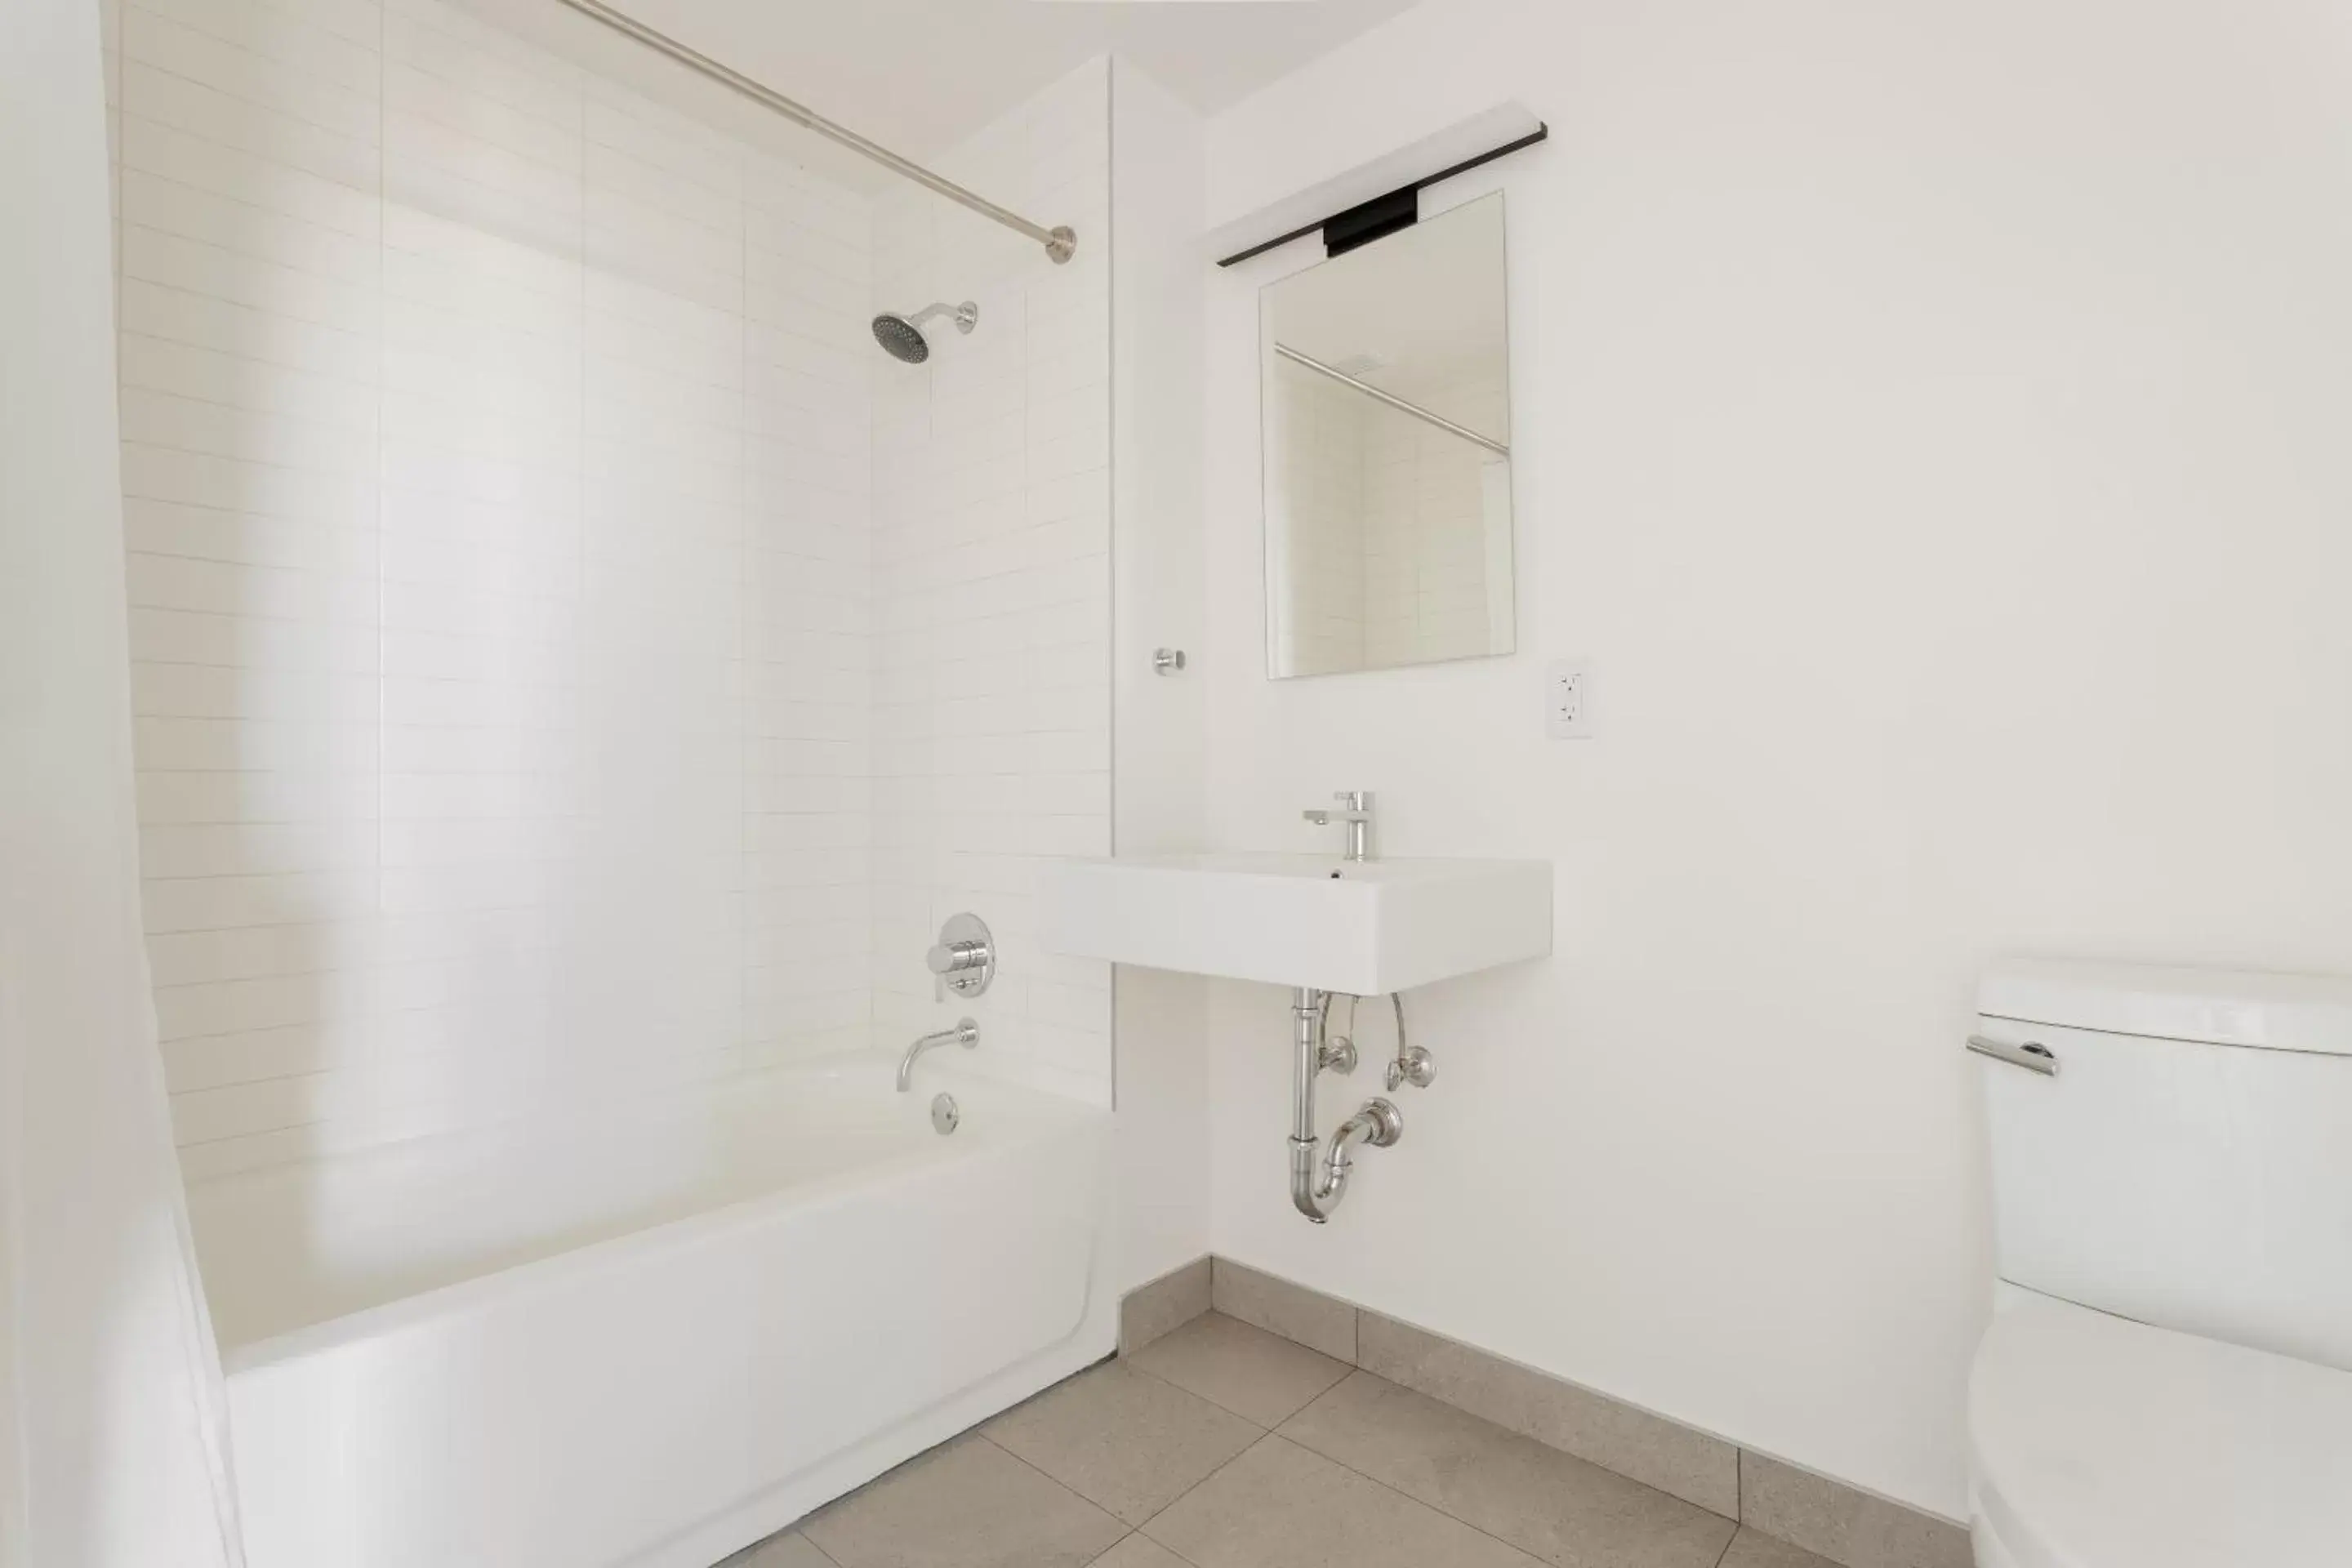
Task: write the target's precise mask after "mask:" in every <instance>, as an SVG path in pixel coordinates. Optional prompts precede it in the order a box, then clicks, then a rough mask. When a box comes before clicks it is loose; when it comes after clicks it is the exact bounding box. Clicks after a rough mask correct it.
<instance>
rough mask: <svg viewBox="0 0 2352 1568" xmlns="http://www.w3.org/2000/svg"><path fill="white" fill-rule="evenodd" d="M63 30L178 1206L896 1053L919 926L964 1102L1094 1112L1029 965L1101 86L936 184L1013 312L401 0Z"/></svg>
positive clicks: (1074, 796) (152, 18)
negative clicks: (915, 344) (961, 1068)
mask: <svg viewBox="0 0 2352 1568" xmlns="http://www.w3.org/2000/svg"><path fill="white" fill-rule="evenodd" d="M110 39H111V40H112V42H113V45H114V53H113V55H112V56H111V57H110V62H109V64H110V70H109V79H110V90H111V92H112V94H113V100H114V104H115V108H116V110H117V125H118V142H117V148H118V153H119V169H118V179H119V203H120V207H119V210H120V216H121V311H120V328H121V399H122V429H123V481H124V489H125V514H126V522H125V526H126V530H127V532H128V543H129V549H130V552H131V554H130V573H129V576H130V592H131V639H132V647H131V657H132V658H133V660H134V663H133V666H132V673H133V680H134V690H135V712H134V721H135V726H136V742H137V749H138V760H139V788H140V802H141V816H142V854H143V863H144V872H145V877H146V882H145V889H144V894H145V905H146V912H147V921H148V926H149V931H150V947H151V954H152V963H153V966H154V984H155V1004H156V1010H157V1013H158V1016H159V1018H160V1021H161V1026H162V1036H163V1053H164V1059H165V1064H166V1068H167V1072H168V1075H169V1079H170V1087H171V1089H172V1095H173V1116H174V1122H175V1126H176V1130H177V1136H178V1139H179V1142H180V1143H181V1146H182V1154H183V1159H184V1163H185V1164H186V1166H187V1169H188V1171H189V1173H190V1174H191V1175H192V1176H201V1175H204V1174H206V1173H215V1172H218V1171H223V1170H227V1169H234V1168H237V1167H240V1166H246V1165H252V1164H257V1163H268V1162H271V1161H275V1160H278V1159H285V1158H294V1157H301V1156H306V1155H310V1154H316V1153H321V1152H335V1151H341V1150H349V1149H354V1148H359V1147H362V1146H365V1145H368V1144H371V1143H375V1142H383V1141H387V1140H392V1139H397V1138H402V1137H407V1136H414V1135H418V1134H423V1133H428V1132H432V1131H440V1130H444V1129H447V1128H452V1127H456V1126H460V1125H466V1124H469V1123H475V1122H479V1121H488V1120H495V1119H498V1118H501V1117H506V1116H510V1115H516V1114H520V1113H525V1112H529V1111H533V1110H540V1109H542V1108H544V1107H547V1106H549V1105H551V1104H562V1103H564V1102H567V1101H570V1100H577V1099H580V1098H584V1097H593V1096H597V1095H602V1094H607V1093H613V1092H630V1091H634V1090H635V1089H642V1088H646V1087H653V1086H658V1085H663V1084H669V1083H676V1082H681V1081H685V1080H689V1079H707V1078H715V1077H722V1076H725V1075H728V1074H732V1073H737V1072H742V1071H747V1070H753V1069H757V1068H761V1067H763V1066H766V1065H770V1064H772V1063H775V1062H778V1061H782V1060H785V1059H792V1058H806V1057H812V1056H820V1055H824V1054H827V1053H831V1052H835V1051H839V1050H843V1049H848V1048H854V1047H861V1046H864V1045H866V1044H867V1043H869V1042H870V1041H872V1040H875V1039H876V1038H877V1037H879V1038H884V1039H890V1038H895V1037H896V1036H897V1035H898V1034H899V1033H902V1032H907V1031H910V1030H913V1029H915V1028H917V1027H930V1026H935V1025H934V1020H935V1019H937V1018H938V1017H939V1016H940V1015H941V1012H942V1009H940V1008H939V1007H937V1006H935V1005H933V1004H932V1003H931V1000H930V996H929V988H928V985H927V984H922V982H924V981H925V980H926V979H927V975H926V974H925V972H924V970H923V968H922V952H923V948H924V946H925V945H926V944H927V943H928V942H929V940H930V936H931V932H932V931H935V930H936V929H937V925H938V921H939V920H940V918H941V917H943V916H944V915H945V914H947V913H950V912H952V911H953V910H956V909H961V908H972V909H976V910H980V911H981V912H982V913H983V914H984V915H986V916H987V917H989V918H990V919H991V920H992V921H994V922H995V923H996V925H997V928H998V931H999V934H1000V937H1001V938H1002V940H1003V946H1004V949H1005V951H1006V956H1007V979H1006V981H1005V982H1004V983H1003V984H1001V985H1000V987H999V990H998V992H997V993H996V994H992V996H991V997H990V998H988V999H987V1000H986V1001H985V1002H983V1003H982V1004H981V1005H980V1006H979V1007H978V1008H976V1009H975V1011H980V1012H982V1014H983V1021H984V1023H985V1024H986V1025H988V1026H991V1038H990V1040H989V1044H990V1046H991V1047H992V1050H991V1052H989V1053H987V1054H988V1056H989V1058H990V1060H991V1061H992V1062H993V1063H995V1064H996V1065H997V1066H999V1067H1000V1068H1003V1069H1004V1070H1008V1071H1017V1072H1021V1073H1023V1074H1024V1076H1030V1077H1042V1078H1045V1079H1050V1080H1052V1081H1054V1082H1055V1083H1057V1084H1059V1085H1061V1086H1063V1087H1068V1088H1073V1089H1077V1090H1079V1091H1081V1092H1088V1093H1098V1094H1104V1095H1107V1093H1108V1079H1109V1062H1108V977H1107V976H1106V975H1104V974H1102V973H1094V972H1090V971H1088V970H1086V969H1084V968H1083V967H1080V966H1070V965H1052V964H1049V963H1047V962H1046V961H1045V960H1043V959H1040V958H1036V957H1035V956H1034V954H1032V953H1031V952H1028V951H1026V949H1027V946H1028V943H1027V931H1028V927H1029V919H1028V905H1027V894H1028V886H1029V878H1030V876H1031V874H1032V872H1033V870H1034V864H1035V860H1036V858H1037V857H1040V856H1045V855H1053V854H1068V853H1077V852H1097V853H1098V852H1102V851H1104V850H1106V849H1107V848H1108V685H1107V680H1108V677H1107V670H1106V662H1107V638H1108V626H1107V620H1108V561H1107V552H1108V515H1107V500H1106V499H1105V498H1106V497H1107V493H1108V479H1107V469H1108V424H1107V410H1106V401H1107V396H1108V289H1107V278H1108V252H1107V242H1108V235H1107V233H1106V232H1105V229H1106V226H1105V223H1104V216H1103V215H1104V213H1105V210H1106V207H1107V182H1108V160H1107V155H1106V144H1107V131H1106V124H1105V118H1104V112H1103V109H1104V90H1105V84H1104V78H1103V70H1102V68H1101V67H1100V66H1099V65H1097V66H1093V67H1089V68H1087V69H1085V70H1082V71H1080V72H1079V73H1076V75H1074V76H1073V77H1072V78H1070V79H1066V80H1065V81H1064V82H1062V83H1060V84H1058V85H1057V86H1056V87H1055V88H1054V89H1048V91H1047V92H1046V93H1045V94H1044V95H1041V97H1040V98H1039V99H1038V100H1034V102H1033V103H1032V104H1031V105H1030V106H1028V107H1026V108H1024V110H1021V111H1019V112H1017V113H1015V114H1014V115H1013V116H1009V117H1008V118H1007V119H1006V120H1005V121H1003V122H1000V124H999V125H998V126H997V127H995V128H992V130H991V131H989V132H984V133H983V134H982V135H981V136H980V137H977V138H975V139H974V140H973V142H971V143H970V144H968V146H967V147H966V148H964V149H961V150H959V151H958V152H957V153H954V154H951V155H950V156H949V157H947V158H945V159H943V160H942V161H941V162H942V163H943V164H944V166H945V167H946V168H947V169H948V170H949V171H950V173H951V174H967V175H969V177H971V178H973V179H975V180H990V181H992V182H994V184H993V185H992V194H993V195H997V199H999V200H1003V201H1006V202H1008V203H1010V204H1013V205H1040V204H1042V205H1043V206H1045V207H1052V208H1054V210H1055V219H1054V221H1056V222H1070V223H1073V224H1076V225H1078V226H1080V227H1081V232H1082V233H1086V234H1089V235H1090V236H1091V237H1094V238H1095V239H1096V240H1097V243H1096V244H1094V245H1093V246H1090V247H1089V246H1085V245H1082V246H1081V248H1080V253H1079V256H1078V258H1077V259H1076V261H1074V262H1073V263H1072V264H1071V265H1070V266H1069V267H1067V268H1058V269H1056V268H1051V267H1050V265H1049V264H1048V263H1047V262H1046V261H1045V258H1044V257H1043V256H1042V254H1040V253H1038V252H1037V251H1036V248H1035V247H1019V248H1014V247H1006V246H1004V245H1001V244H997V243H996V242H995V237H994V236H992V235H984V234H975V233H971V232H970V231H968V230H966V229H965V228H964V227H963V226H961V225H959V224H957V223H955V222H952V221H950V219H948V218H946V217H944V216H941V215H940V212H938V211H935V210H933V209H935V208H940V206H941V205H942V204H939V203H937V202H936V201H935V200H933V199H932V198H929V197H927V196H921V197H919V196H915V195H908V194H907V193H895V192H893V193H878V194H877V193H876V192H869V191H863V190H851V189H848V188H845V187H843V186H840V185H836V184H832V183H830V182H828V181H827V180H825V179H824V178H820V177H818V176H817V175H815V174H812V173H811V172H809V171H807V170H805V169H803V168H801V167H798V166H796V165H794V164H793V163H788V162H786V161H784V160H782V159H781V158H779V157H776V156H773V155H772V154H770V153H767V152H766V151H764V150H761V149H758V148H754V147H752V146H750V145H747V144H745V143H744V142H740V141H739V140H736V139H734V138H732V137H730V136H729V135H727V134H724V133H722V132H719V130H716V129H713V128H712V125H711V124H709V123H706V122H704V121H700V120H698V119H696V118H693V117H689V116H688V115H686V114H683V113H680V112H678V111H677V110H674V109H672V108H669V107H667V106H664V105H660V104H656V103H655V102H653V101H651V100H647V99H646V98H644V97H641V96H639V95H638V94H636V93H635V92H633V91H630V90H628V89H625V88H623V87H621V86H619V85H616V84H614V83H613V82H610V81H606V80H604V79H600V78H598V77H597V76H595V75H593V74H591V73H589V72H587V71H585V70H583V69H581V68H576V67H575V66H573V65H572V64H571V63H569V61H568V60H567V59H566V58H562V57H559V56H558V55H556V54H554V53H551V52H549V51H548V50H546V49H542V48H540V47H534V46H530V45H527V44H525V43H523V42H521V41H520V40H518V39H516V38H514V37H509V36H508V35H506V34H503V33H501V32H499V31H498V30H496V29H494V28H492V27H490V26H486V25H484V24H483V23H482V22H480V21H478V20H477V19H475V18H474V17H472V16H467V14H465V13H463V12H462V11H460V10H458V9H456V8H453V7H450V6H445V5H437V4H434V3H433V0H383V3H382V4H377V3H374V0H304V3H303V4H300V5H291V4H289V5H273V4H268V3H264V0H128V3H126V4H125V5H123V6H122V8H121V11H120V13H119V14H118V15H116V16H114V17H113V19H112V28H111V31H110ZM783 85H784V86H786V87H787V88H788V89H789V88H790V87H791V86H792V85H793V84H789V83H787V84H783ZM959 216H960V215H959ZM886 294H887V303H886V304H885V305H884V306H877V299H880V298H881V297H882V296H884V295H886ZM916 294H919V295H920V296H921V297H920V298H915V297H914V296H915V295H916ZM940 295H944V296H946V297H949V298H952V299H963V298H974V299H977V300H980V301H981V303H982V325H981V330H980V331H979V332H978V333H976V334H975V335H974V336H973V337H972V338H971V339H970V340H968V341H954V339H955V334H954V333H953V331H952V330H951V329H945V328H940V327H936V326H935V327H934V329H933V337H934V341H935V342H938V344H939V353H937V355H936V356H935V358H934V359H933V361H932V363H931V364H930V365H929V366H926V367H922V368H916V367H910V366H905V365H900V364H898V363H895V362H892V361H889V360H887V358H885V357H884V356H883V355H882V354H881V353H880V352H879V350H878V349H877V348H876V347H875V345H874V343H873V342H872V340H871V338H870V337H869V336H868V334H867V330H866V320H867V317H868V316H869V315H870V314H871V313H872V311H873V310H875V309H877V308H890V309H899V310H911V309H913V308H914V307H916V306H918V305H919V304H921V303H924V302H926V301H927V300H929V299H930V298H933V297H936V296H940ZM941 340H946V341H941ZM975 1065H979V1064H977V1063H976V1064H975Z"/></svg>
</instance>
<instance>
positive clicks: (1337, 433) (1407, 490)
mask: <svg viewBox="0 0 2352 1568" xmlns="http://www.w3.org/2000/svg"><path fill="white" fill-rule="evenodd" d="M1258 320H1259V331H1260V337H1261V343H1260V354H1259V362H1260V367H1261V368H1260V372H1259V374H1260V377H1261V385H1260V406H1261V408H1262V409H1263V410H1264V416H1265V431H1264V437H1265V599H1266V668H1267V673H1269V674H1270V675H1273V676H1275V677H1276V678H1281V677H1285V676H1293V675H1331V674H1337V673H1339V672H1340V671H1344V670H1351V669H1382V668H1391V667H1392V666H1396V665H1406V664H1430V663H1433V662H1435V661H1437V660H1440V659H1449V658H1475V657H1476V656H1478V655H1481V654H1498V653H1508V652H1510V651H1511V649H1512V647H1513V644H1514V641H1515V633H1514V629H1513V626H1512V616H1511V609H1512V589H1511V459H1510V432H1511V417H1510V356H1509V353H1508V349H1507V342H1506V337H1505V322H1504V312H1503V197H1502V193H1500V192H1499V191H1498V192H1496V194H1495V195H1490V196H1486V197H1482V198H1481V199H1479V200H1477V201H1475V202H1470V203H1467V204H1465V205H1462V206H1458V207H1455V208H1454V209H1453V210H1452V211H1450V212H1447V213H1444V214H1442V215H1441V216H1437V217H1433V218H1429V219H1425V220H1424V221H1423V222H1421V223H1418V224H1415V225H1413V226H1412V227H1410V228H1406V229H1402V230H1400V231H1399V232H1397V233H1395V234H1392V235H1390V236H1388V237H1386V238H1383V239H1381V240H1378V241H1375V242H1374V243H1372V244H1370V245H1367V246H1364V247H1360V248H1359V249H1356V250H1351V251H1349V252H1347V253H1346V254H1344V255H1341V256H1337V257H1334V258H1331V259H1330V260H1328V261H1326V262H1323V263H1322V264H1321V265H1319V266H1317V267H1312V268H1308V269H1307V270H1306V271H1304V272H1300V273H1297V274H1294V275H1293V276H1291V277H1288V278H1286V279H1282V280H1281V281H1280V282H1277V283H1273V284H1269V285H1268V286H1267V287H1266V288H1265V290H1264V291H1263V292H1262V293H1261V294H1260V296H1259V303H1258Z"/></svg>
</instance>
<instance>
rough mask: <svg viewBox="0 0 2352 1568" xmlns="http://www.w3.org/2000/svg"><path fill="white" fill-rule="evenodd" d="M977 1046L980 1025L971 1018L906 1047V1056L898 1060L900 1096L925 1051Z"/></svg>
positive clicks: (913, 1074) (959, 1021) (961, 1020)
mask: <svg viewBox="0 0 2352 1568" xmlns="http://www.w3.org/2000/svg"><path fill="white" fill-rule="evenodd" d="M978 1044H980V1025H979V1024H978V1023H977V1022H976V1021H974V1020H973V1019H971V1018H963V1019H960V1020H958V1021H957V1024H956V1026H955V1027H954V1028H952V1029H941V1030H940V1032H939V1033H938V1034H936V1035H925V1036H924V1037H922V1038H921V1039H919V1040H917V1041H916V1042H915V1043H914V1044H913V1045H911V1046H908V1047H907V1054H906V1055H905V1056H903V1057H900V1058H898V1092H899V1093H900V1094H904V1093H906V1092H907V1085H908V1082H909V1081H910V1080H911V1079H913V1078H914V1076H915V1063H916V1062H917V1061H919V1059H921V1058H922V1055H923V1053H924V1052H925V1051H931V1050H937V1049H938V1048H939V1047H941V1046H961V1047H963V1048H964V1049H966V1050H970V1049H971V1048H972V1047H974V1046H976V1045H978Z"/></svg>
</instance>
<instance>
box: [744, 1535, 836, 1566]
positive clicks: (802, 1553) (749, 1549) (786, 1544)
mask: <svg viewBox="0 0 2352 1568" xmlns="http://www.w3.org/2000/svg"><path fill="white" fill-rule="evenodd" d="M717 1568H834V1563H833V1559H831V1558H830V1557H827V1556H826V1555H825V1554H824V1552H819V1551H818V1550H817V1549H816V1548H815V1547H814V1546H813V1545H811V1544H810V1543H809V1540H808V1537H806V1536H804V1535H803V1534H802V1533H801V1532H800V1531H797V1530H787V1531H784V1532H783V1533H782V1535H772V1536H770V1537H768V1539H767V1540H765V1541H762V1542H760V1543H758V1544H757V1545H755V1546H746V1547H745V1548H743V1550H742V1551H740V1552H737V1553H735V1555H734V1556H732V1557H730V1558H728V1559H727V1560H726V1561H725V1562H723V1563H719V1564H718V1565H717Z"/></svg>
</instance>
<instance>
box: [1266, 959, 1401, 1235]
mask: <svg viewBox="0 0 2352 1568" xmlns="http://www.w3.org/2000/svg"><path fill="white" fill-rule="evenodd" d="M1330 1005H1331V997H1330V994H1329V993H1328V992H1324V991H1318V990H1316V989H1314V988H1313V987H1311V986H1304V985H1302V986H1300V987H1299V988H1298V989H1297V990H1296V991H1293V992H1292V993H1291V995H1290V1028H1291V1045H1292V1053H1291V1080H1290V1201H1291V1203H1292V1205H1295V1206H1296V1207H1297V1210H1298V1212H1299V1213H1300V1214H1303V1215H1306V1216H1307V1218H1308V1219H1310V1220H1312V1221H1314V1222H1315V1223H1316V1224H1317V1225H1321V1224H1322V1223H1323V1222H1324V1221H1326V1220H1328V1219H1329V1218H1330V1217H1331V1211H1332V1210H1334V1209H1336V1208H1338V1207H1339V1201H1340V1200H1341V1199H1342V1198H1344V1197H1346V1196H1347V1195H1348V1177H1349V1174H1351V1173H1352V1172H1353V1170H1354V1152H1353V1151H1354V1149H1355V1146H1356V1145H1357V1144H1359V1143H1364V1144H1369V1145H1370V1146H1371V1147H1373V1148H1375V1149H1386V1148H1388V1147H1389V1146H1390V1145H1391V1144H1393V1143H1394V1142H1396V1141H1397V1140H1398V1139H1399V1138H1402V1137H1403V1136H1404V1118H1403V1116H1402V1114H1400V1113H1399V1111H1398V1110H1397V1108H1396V1107H1395V1106H1393V1105H1391V1104H1390V1103H1389V1102H1388V1101H1387V1100H1366V1101H1365V1102H1364V1104H1363V1107H1362V1109H1360V1110H1358V1111H1357V1112H1356V1114H1355V1115H1353V1116H1351V1117H1349V1118H1348V1120H1347V1121H1343V1122H1341V1123H1340V1124H1339V1128H1338V1130H1337V1131H1334V1132H1333V1133H1332V1134H1331V1141H1330V1143H1329V1146H1328V1147H1327V1148H1325V1149H1324V1150H1323V1152H1322V1159H1321V1161H1320V1162H1319V1165H1320V1169H1319V1171H1318V1161H1317V1159H1316V1151H1317V1148H1318V1143H1317V1140H1316V1137H1315V1079H1316V1075H1317V1074H1318V1073H1320V1072H1321V1071H1322V1070H1323V1069H1324V1068H1325V1066H1326V1065H1328V1063H1329V1061H1330V1058H1327V1057H1326V1055H1325V1052H1324V1048H1323V1022H1324V1018H1325V1016H1327V1014H1328V1011H1329V1009H1330ZM1350 1054H1351V1055H1352V1053H1350Z"/></svg>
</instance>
